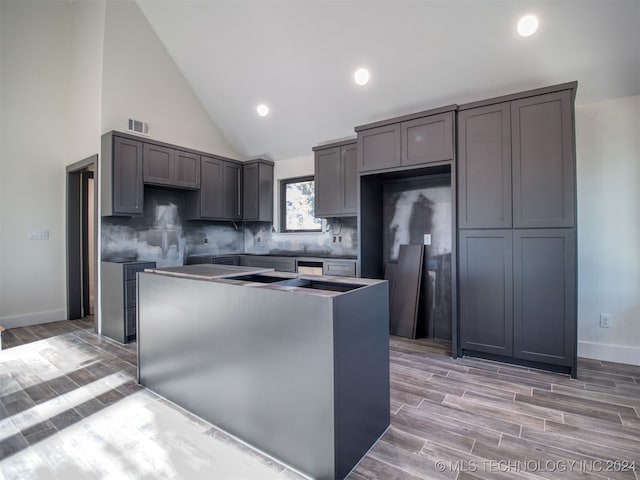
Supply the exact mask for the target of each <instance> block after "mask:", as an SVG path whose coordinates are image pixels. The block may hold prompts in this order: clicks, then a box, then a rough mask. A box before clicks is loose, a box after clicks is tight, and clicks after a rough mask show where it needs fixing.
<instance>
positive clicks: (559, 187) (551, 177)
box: [511, 91, 575, 228]
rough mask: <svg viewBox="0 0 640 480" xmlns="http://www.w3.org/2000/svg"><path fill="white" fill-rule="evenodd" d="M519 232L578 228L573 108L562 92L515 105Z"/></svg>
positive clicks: (515, 201)
mask: <svg viewBox="0 0 640 480" xmlns="http://www.w3.org/2000/svg"><path fill="white" fill-rule="evenodd" d="M511 123H512V127H511V132H512V142H513V143H512V148H513V226H514V227H516V228H538V227H574V226H575V225H574V223H575V212H574V209H575V159H574V139H573V102H572V101H571V92H570V91H562V92H556V93H550V94H547V95H539V96H536V97H530V98H525V99H522V100H517V101H514V102H512V103H511Z"/></svg>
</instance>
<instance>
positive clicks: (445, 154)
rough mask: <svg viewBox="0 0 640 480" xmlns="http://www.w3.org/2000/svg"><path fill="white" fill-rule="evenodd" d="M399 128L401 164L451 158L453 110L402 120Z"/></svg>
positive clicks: (416, 163)
mask: <svg viewBox="0 0 640 480" xmlns="http://www.w3.org/2000/svg"><path fill="white" fill-rule="evenodd" d="M400 130H401V135H402V157H401V164H402V165H418V164H424V163H432V162H443V161H446V160H452V159H453V112H446V113H441V114H439V115H430V116H428V117H424V118H417V119H415V120H410V121H407V122H402V123H401V124H400Z"/></svg>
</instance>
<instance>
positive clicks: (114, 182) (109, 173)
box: [100, 133, 144, 216]
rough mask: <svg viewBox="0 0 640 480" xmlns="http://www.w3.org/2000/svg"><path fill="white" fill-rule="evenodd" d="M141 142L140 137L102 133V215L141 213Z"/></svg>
mask: <svg viewBox="0 0 640 480" xmlns="http://www.w3.org/2000/svg"><path fill="white" fill-rule="evenodd" d="M142 145H143V143H142V142H140V141H137V140H132V139H131V138H127V137H126V136H123V137H120V136H117V135H114V134H113V133H107V134H105V135H103V136H102V159H101V161H100V175H101V183H102V188H101V190H102V215H104V216H137V215H142V214H143V213H144V211H143V201H144V185H143V183H142Z"/></svg>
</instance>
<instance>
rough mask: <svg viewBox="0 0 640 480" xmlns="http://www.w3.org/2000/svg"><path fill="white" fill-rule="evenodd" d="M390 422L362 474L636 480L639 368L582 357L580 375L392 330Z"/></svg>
mask: <svg viewBox="0 0 640 480" xmlns="http://www.w3.org/2000/svg"><path fill="white" fill-rule="evenodd" d="M390 349H391V366H390V368H391V427H390V429H389V430H388V431H387V432H386V433H385V434H384V435H383V437H382V438H381V439H380V440H379V441H378V442H377V443H376V445H374V447H373V448H372V449H371V451H370V452H369V454H368V455H367V456H366V457H365V458H364V459H363V460H362V461H361V462H360V464H359V465H358V466H357V467H356V469H355V470H354V471H353V472H352V474H351V476H350V477H349V478H351V479H352V480H362V479H369V480H371V479H380V480H383V479H384V480H389V479H431V478H436V479H437V478H442V479H476V478H504V479H512V478H548V479H557V478H568V479H571V478H581V479H590V478H594V479H601V478H612V479H638V478H639V473H638V471H640V415H639V414H640V367H639V366H631V365H621V364H615V363H607V362H600V361H596V360H587V359H580V360H579V366H578V379H575V380H574V379H571V378H570V377H569V376H568V375H562V374H557V373H548V372H544V371H540V370H534V369H530V368H525V367H519V366H513V365H508V364H503V363H498V362H492V361H488V360H482V359H474V358H462V359H457V360H454V359H452V358H451V357H450V356H449V355H450V349H449V346H448V345H447V344H446V343H437V342H433V341H431V340H426V339H421V340H405V339H402V338H398V337H392V338H391V341H390Z"/></svg>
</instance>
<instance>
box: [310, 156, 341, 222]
mask: <svg viewBox="0 0 640 480" xmlns="http://www.w3.org/2000/svg"><path fill="white" fill-rule="evenodd" d="M314 173H315V213H314V215H315V216H316V217H324V216H330V215H333V214H336V213H339V212H340V210H341V205H342V204H343V195H344V191H343V188H342V185H341V184H342V183H343V181H342V162H341V158H340V147H335V148H328V149H326V150H318V151H316V154H315V169H314Z"/></svg>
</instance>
